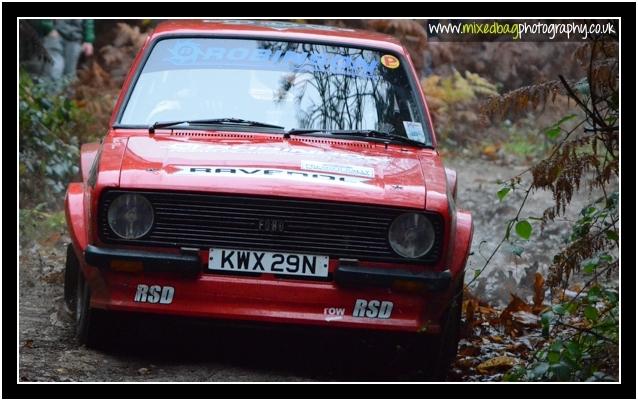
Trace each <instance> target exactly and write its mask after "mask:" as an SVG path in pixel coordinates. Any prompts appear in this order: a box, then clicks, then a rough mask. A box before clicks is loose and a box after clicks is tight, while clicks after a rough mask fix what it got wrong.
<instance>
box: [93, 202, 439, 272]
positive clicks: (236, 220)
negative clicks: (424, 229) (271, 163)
mask: <svg viewBox="0 0 638 401" xmlns="http://www.w3.org/2000/svg"><path fill="white" fill-rule="evenodd" d="M126 192H133V191H120V190H109V191H106V192H105V193H104V194H103V196H102V199H101V202H100V209H99V220H100V230H99V235H100V238H101V240H102V241H104V242H105V243H114V244H127V245H134V244H137V245H144V246H179V247H182V246H185V247H197V248H201V249H207V248H215V247H217V248H222V247H223V248H231V249H253V250H261V251H271V252H296V253H308V254H316V255H328V256H330V257H344V258H355V259H362V260H376V261H386V262H399V261H400V262H409V263H433V262H436V261H437V260H438V259H439V257H440V255H441V247H442V237H443V225H442V219H441V217H440V216H439V215H436V214H429V216H430V218H431V221H432V223H433V225H434V227H435V231H436V240H435V244H434V246H433V248H432V250H431V251H430V252H429V253H428V254H427V255H425V256H424V257H423V258H420V259H418V260H406V259H404V258H402V257H400V256H398V255H397V254H396V253H394V251H393V250H392V248H391V247H390V245H389V243H388V239H387V233H388V229H389V227H390V224H391V223H392V221H393V219H394V218H396V217H397V216H398V215H400V214H402V213H405V212H409V211H414V210H409V209H403V208H393V207H387V206H371V205H357V204H352V203H339V202H326V201H314V200H299V199H287V198H266V197H248V196H232V195H215V194H198V193H180V192H171V193H166V192H151V191H134V192H136V193H140V194H143V195H144V196H146V197H147V199H148V200H149V201H150V202H151V204H152V205H153V208H154V210H155V222H154V225H153V228H152V229H151V231H150V232H149V233H148V234H147V235H146V236H145V237H143V238H141V239H139V240H123V239H121V238H119V237H118V236H117V235H115V233H113V232H112V230H111V229H110V227H109V226H108V223H107V220H106V215H107V211H108V207H109V205H110V204H111V202H112V201H113V200H114V199H115V198H116V197H117V196H118V195H120V194H122V193H126ZM263 218H266V219H278V220H280V221H283V224H284V229H283V232H263V231H260V230H259V219H263Z"/></svg>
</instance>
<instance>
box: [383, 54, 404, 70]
mask: <svg viewBox="0 0 638 401" xmlns="http://www.w3.org/2000/svg"><path fill="white" fill-rule="evenodd" d="M381 64H383V65H384V66H385V67H386V68H391V69H395V68H399V66H400V65H401V63H400V62H399V59H398V58H396V57H394V56H393V55H391V54H385V55H383V56H381Z"/></svg>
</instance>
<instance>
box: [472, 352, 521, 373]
mask: <svg viewBox="0 0 638 401" xmlns="http://www.w3.org/2000/svg"><path fill="white" fill-rule="evenodd" d="M517 362H518V361H517V360H516V358H512V357H511V356H497V357H496V358H492V359H488V360H487V361H485V362H482V363H481V364H479V365H478V366H477V367H476V370H478V372H479V373H483V374H484V373H490V372H495V371H505V370H508V369H510V368H511V367H512V366H514V365H515V364H516V363H517Z"/></svg>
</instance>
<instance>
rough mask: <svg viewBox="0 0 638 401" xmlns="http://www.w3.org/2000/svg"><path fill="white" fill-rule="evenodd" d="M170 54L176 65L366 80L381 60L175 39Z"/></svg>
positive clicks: (373, 72) (172, 62)
mask: <svg viewBox="0 0 638 401" xmlns="http://www.w3.org/2000/svg"><path fill="white" fill-rule="evenodd" d="M167 55H168V57H167V58H166V59H165V61H166V62H168V63H169V64H172V65H173V66H184V67H215V68H236V69H242V68H253V69H254V68H257V69H272V70H283V71H290V72H295V73H303V72H308V73H313V72H327V73H330V74H338V75H349V76H355V77H363V78H374V77H376V76H377V75H378V71H377V67H378V65H379V61H377V60H370V61H366V60H365V59H364V58H363V57H362V56H361V55H358V54H352V55H343V54H336V53H325V52H324V53H321V52H313V51H294V50H285V49H276V50H271V49H267V48H247V47H229V48H226V47H216V46H202V45H201V42H197V41H194V40H176V41H175V44H174V45H173V46H172V47H170V48H169V49H168V54H167ZM384 57H385V56H384ZM159 64H161V63H159ZM392 68H394V67H392ZM163 69H165V68H162V65H155V66H149V69H147V68H145V71H148V70H150V71H154V70H163Z"/></svg>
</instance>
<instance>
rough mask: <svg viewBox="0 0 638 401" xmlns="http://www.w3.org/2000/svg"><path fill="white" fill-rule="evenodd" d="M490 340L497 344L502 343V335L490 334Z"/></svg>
mask: <svg viewBox="0 0 638 401" xmlns="http://www.w3.org/2000/svg"><path fill="white" fill-rule="evenodd" d="M490 340H492V342H494V343H497V344H502V343H503V337H501V336H490Z"/></svg>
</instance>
